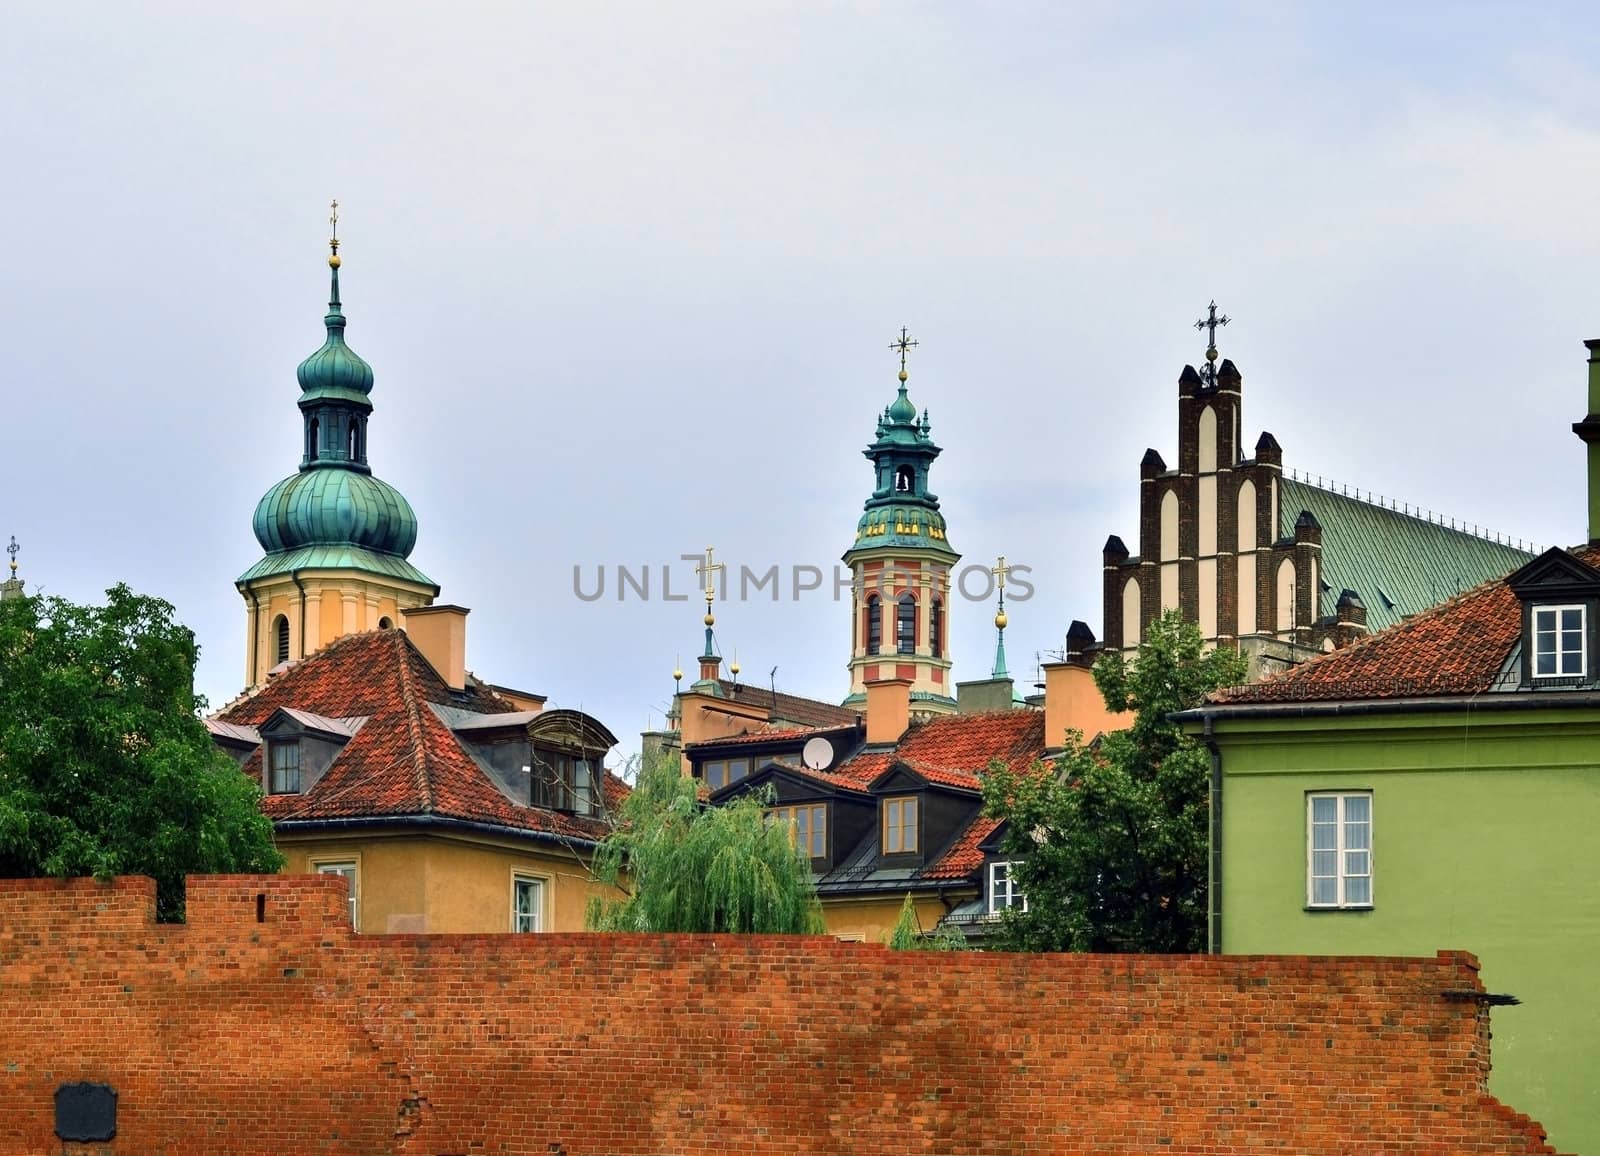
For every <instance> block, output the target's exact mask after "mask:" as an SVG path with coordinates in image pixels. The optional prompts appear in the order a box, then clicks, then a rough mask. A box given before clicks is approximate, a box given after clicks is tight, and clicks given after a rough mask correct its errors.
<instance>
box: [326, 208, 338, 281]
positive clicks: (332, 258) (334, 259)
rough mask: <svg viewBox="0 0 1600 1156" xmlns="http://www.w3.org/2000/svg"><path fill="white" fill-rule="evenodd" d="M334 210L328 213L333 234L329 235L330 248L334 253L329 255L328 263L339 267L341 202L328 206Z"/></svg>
mask: <svg viewBox="0 0 1600 1156" xmlns="http://www.w3.org/2000/svg"><path fill="white" fill-rule="evenodd" d="M328 207H329V208H330V209H331V210H332V211H331V212H330V213H329V215H328V224H329V225H330V226H332V229H333V232H332V235H331V236H329V237H328V248H329V249H331V250H332V253H331V254H330V255H329V257H328V264H329V265H331V266H332V267H333V268H335V269H337V268H338V267H339V202H338V201H333V202H331V203H330V204H329V206H328Z"/></svg>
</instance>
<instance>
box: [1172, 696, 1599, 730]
mask: <svg viewBox="0 0 1600 1156" xmlns="http://www.w3.org/2000/svg"><path fill="white" fill-rule="evenodd" d="M1559 707H1590V708H1600V691H1593V690H1581V691H1561V690H1549V691H1509V692H1503V693H1498V694H1486V693H1484V692H1482V691H1479V692H1477V693H1475V694H1470V695H1468V694H1460V695H1449V696H1444V695H1437V696H1434V697H1431V698H1397V699H1362V700H1358V701H1351V700H1348V699H1345V700H1341V701H1336V702H1251V703H1234V704H1229V703H1217V704H1216V705H1214V706H1200V707H1193V708H1191V709H1189V710H1180V711H1175V712H1174V713H1172V714H1170V715H1168V716H1167V717H1168V718H1169V719H1171V720H1172V721H1173V722H1176V723H1179V724H1180V725H1185V726H1191V725H1194V724H1197V723H1205V724H1206V725H1207V726H1208V727H1209V725H1210V720H1212V719H1217V720H1225V719H1301V718H1356V717H1360V716H1363V715H1403V714H1440V713H1455V712H1461V713H1470V712H1472V711H1478V712H1482V711H1518V710H1551V709H1556V708H1559Z"/></svg>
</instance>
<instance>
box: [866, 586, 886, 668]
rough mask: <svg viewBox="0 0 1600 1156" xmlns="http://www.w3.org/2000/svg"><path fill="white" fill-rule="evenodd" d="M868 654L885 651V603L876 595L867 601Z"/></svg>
mask: <svg viewBox="0 0 1600 1156" xmlns="http://www.w3.org/2000/svg"><path fill="white" fill-rule="evenodd" d="M866 635H867V653H868V654H877V653H878V651H879V650H881V649H883V603H882V602H881V601H879V599H878V596H877V595H876V594H873V595H871V596H870V597H869V598H868V599H867V629H866Z"/></svg>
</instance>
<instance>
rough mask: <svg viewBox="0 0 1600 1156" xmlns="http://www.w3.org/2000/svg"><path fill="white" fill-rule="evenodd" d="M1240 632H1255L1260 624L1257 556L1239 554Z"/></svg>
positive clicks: (1244, 633)
mask: <svg viewBox="0 0 1600 1156" xmlns="http://www.w3.org/2000/svg"><path fill="white" fill-rule="evenodd" d="M1238 589H1239V634H1240V636H1241V637H1242V636H1244V635H1246V634H1254V633H1255V632H1256V631H1257V630H1259V629H1260V628H1261V627H1260V624H1259V623H1258V622H1257V621H1256V556H1255V555H1254V554H1241V555H1239V587H1238Z"/></svg>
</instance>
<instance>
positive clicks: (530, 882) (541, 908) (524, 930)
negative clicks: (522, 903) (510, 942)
mask: <svg viewBox="0 0 1600 1156" xmlns="http://www.w3.org/2000/svg"><path fill="white" fill-rule="evenodd" d="M522 887H532V888H534V889H536V892H537V907H536V909H535V910H534V911H533V912H532V913H531V914H532V917H533V921H534V926H532V927H522V926H518V921H519V920H520V919H522V918H523V916H524V914H525V913H524V912H522V911H520V910H518V906H517V892H518V890H519V889H520V888H522ZM549 891H550V879H549V877H548V876H546V875H540V874H539V873H537V872H535V871H529V870H527V869H526V868H521V867H513V868H512V869H511V910H510V917H511V933H512V934H513V935H539V934H542V933H543V932H544V931H545V926H546V924H547V923H548V920H547V919H546V918H545V916H546V910H547V908H548V906H549V901H548V900H547V899H546V895H547V894H548V893H549Z"/></svg>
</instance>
